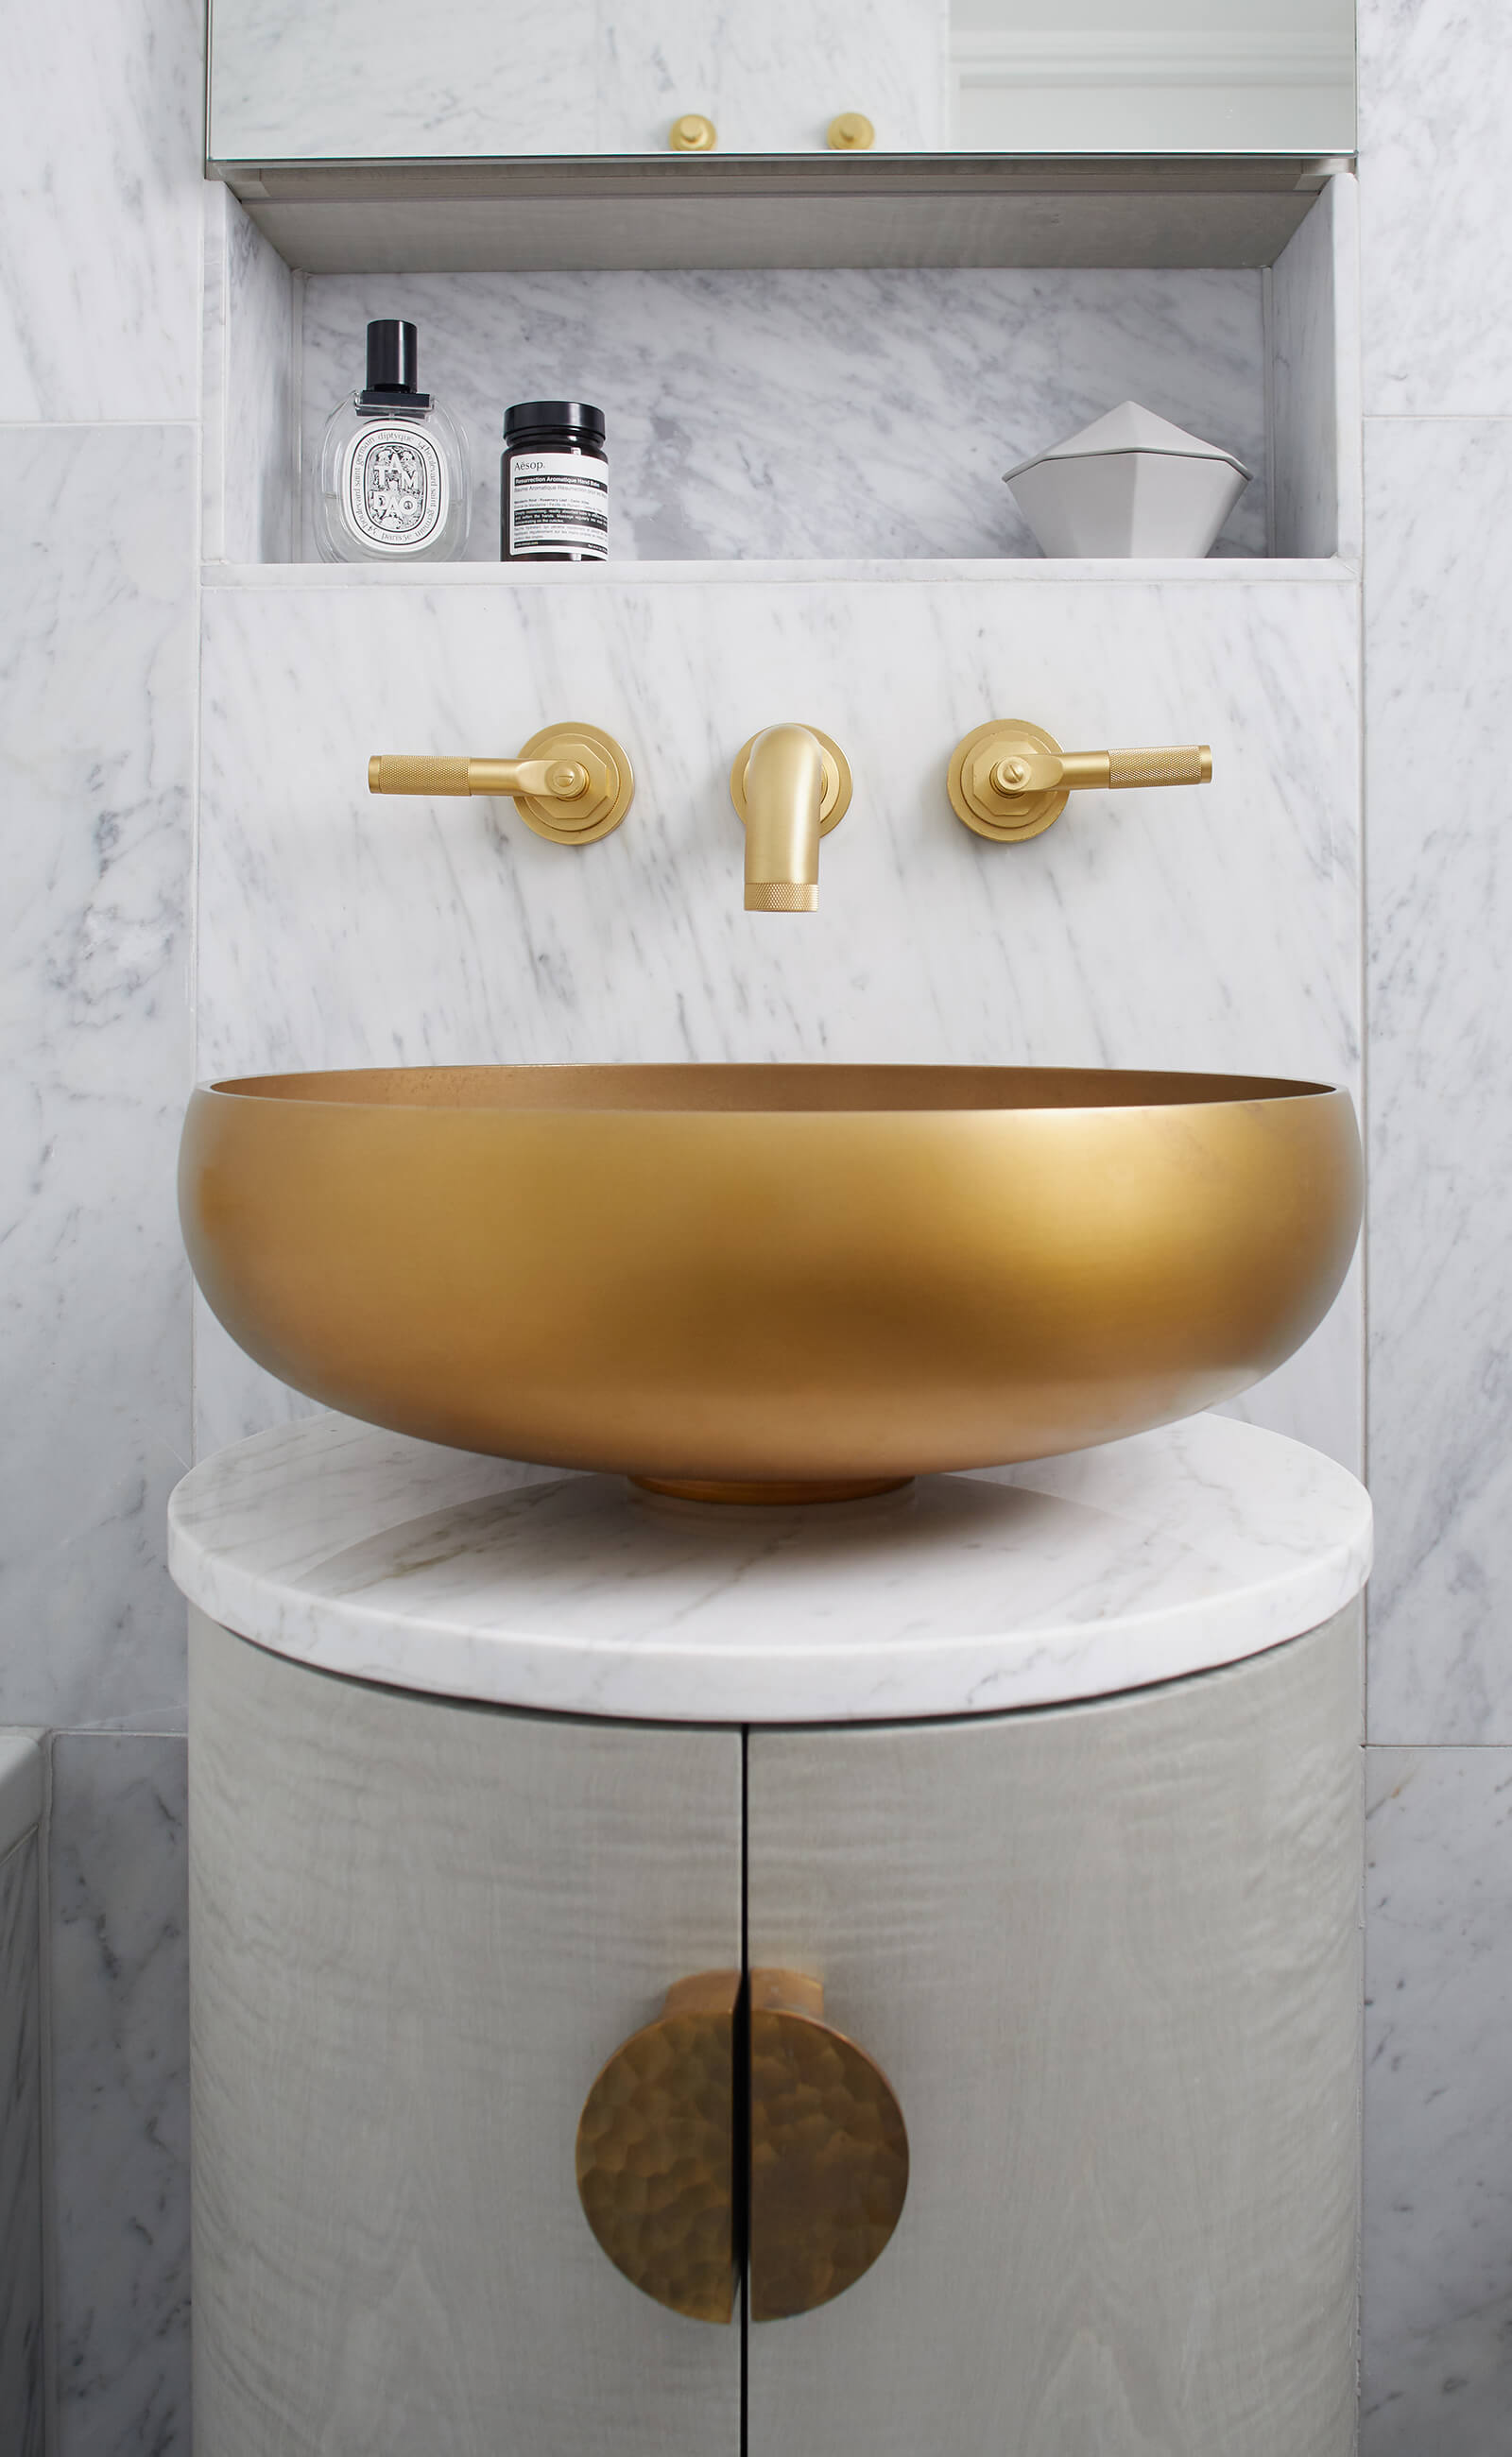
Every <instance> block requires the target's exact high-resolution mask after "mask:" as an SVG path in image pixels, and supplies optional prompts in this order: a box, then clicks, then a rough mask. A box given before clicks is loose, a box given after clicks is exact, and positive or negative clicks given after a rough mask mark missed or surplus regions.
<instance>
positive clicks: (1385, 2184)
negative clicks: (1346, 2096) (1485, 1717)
mask: <svg viewBox="0 0 1512 2457" xmlns="http://www.w3.org/2000/svg"><path fill="white" fill-rule="evenodd" d="M1368 1786H1369V1789H1368V1809H1369V1825H1368V1833H1369V1874H1368V1878H1367V1891H1366V1920H1367V1927H1366V1981H1365V1992H1366V2013H1365V2024H1366V2073H1365V2236H1364V2344H1363V2408H1362V2426H1361V2441H1360V2446H1361V2457H1430V2452H1431V2457H1491V2452H1492V2451H1493V2450H1499V2449H1502V2448H1503V2447H1505V2446H1506V2440H1507V2427H1508V2418H1509V2416H1512V2091H1509V2089H1508V2086H1507V2081H1508V2077H1507V2040H1508V2037H1509V2035H1512V1748H1373V1749H1371V1750H1370V1751H1369V1752H1368Z"/></svg>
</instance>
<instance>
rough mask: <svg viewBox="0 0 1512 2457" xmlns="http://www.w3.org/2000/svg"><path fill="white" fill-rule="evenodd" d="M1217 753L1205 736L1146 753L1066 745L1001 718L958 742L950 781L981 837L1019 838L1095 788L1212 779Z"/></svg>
mask: <svg viewBox="0 0 1512 2457" xmlns="http://www.w3.org/2000/svg"><path fill="white" fill-rule="evenodd" d="M947 783H948V788H949V794H950V802H951V807H952V809H953V810H954V812H955V814H956V816H957V817H958V818H959V819H963V820H964V821H965V824H966V826H967V827H968V828H971V829H974V830H975V832H976V834H977V835H978V836H989V837H991V838H992V839H993V840H994V841H996V842H999V843H1013V842H1015V841H1016V840H1018V839H1020V838H1023V837H1025V836H1040V835H1042V834H1043V832H1044V831H1045V829H1046V828H1047V827H1049V826H1050V825H1051V824H1052V822H1053V821H1054V820H1056V819H1058V818H1059V817H1060V816H1061V813H1062V812H1063V811H1064V810H1065V808H1066V804H1067V798H1068V796H1069V795H1071V794H1073V793H1078V792H1081V791H1083V790H1085V789H1086V788H1087V787H1096V786H1101V787H1103V788H1104V790H1105V791H1111V792H1115V793H1116V792H1119V791H1120V790H1122V789H1125V788H1128V787H1131V786H1149V785H1208V784H1211V783H1212V752H1211V751H1210V750H1209V748H1208V745H1207V744H1206V743H1205V742H1190V743H1178V744H1173V745H1171V746H1170V747H1166V748H1160V749H1152V750H1145V751H1063V750H1062V749H1061V746H1060V744H1059V743H1058V742H1057V741H1055V740H1054V738H1053V737H1052V736H1051V735H1050V734H1048V733H1045V732H1043V730H1042V729H1041V728H1040V727H1039V726H1037V725H1029V724H1027V723H1026V722H1025V720H1024V719H1023V718H1020V717H1007V718H996V719H994V720H993V722H992V723H991V724H989V725H979V726H978V728H977V730H976V732H975V733H968V734H967V735H966V736H965V739H964V740H963V741H962V742H958V743H957V745H956V748H955V751H954V753H953V754H952V755H951V761H950V771H949V776H948V779H947Z"/></svg>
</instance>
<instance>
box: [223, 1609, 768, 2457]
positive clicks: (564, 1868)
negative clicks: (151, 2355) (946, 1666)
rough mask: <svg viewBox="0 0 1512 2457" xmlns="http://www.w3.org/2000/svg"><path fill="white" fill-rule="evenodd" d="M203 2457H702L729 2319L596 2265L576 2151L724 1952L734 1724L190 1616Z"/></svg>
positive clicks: (727, 2357) (719, 2413)
mask: <svg viewBox="0 0 1512 2457" xmlns="http://www.w3.org/2000/svg"><path fill="white" fill-rule="evenodd" d="M191 1618H192V1623H193V1630H192V1645H191V1660H190V1684H191V1685H190V1733H191V1752H190V1781H191V1799H190V1818H191V1826H190V1831H191V1838H192V1839H191V1859H190V1887H191V1896H190V1916H191V1922H192V1938H193V1955H194V1962H193V1971H194V1978H193V2002H192V2009H191V2013H192V2025H193V2030H192V2057H193V2093H194V2141H195V2276H194V2289H195V2384H194V2395H195V2437H196V2447H197V2449H198V2450H199V2451H200V2452H201V2457H514V2452H516V2451H518V2452H519V2457H601V2452H602V2457H610V2452H611V2451H612V2452H613V2457H709V2453H710V2451H712V2450H715V2449H729V2450H731V2451H732V2452H734V2451H735V2450H737V2449H738V2447H739V2445H740V2342H739V2333H738V2331H737V2330H735V2329H714V2328H707V2327H702V2326H700V2325H699V2324H698V2323H694V2322H690V2321H685V2320H682V2319H681V2318H679V2317H678V2315H677V2314H675V2313H673V2312H668V2311H664V2310H663V2309H662V2308H661V2307H660V2305H658V2304H656V2303H652V2302H649V2301H648V2300H647V2299H646V2297H644V2296H642V2295H639V2294H637V2293H636V2292H635V2290H634V2288H633V2287H632V2286H629V2285H627V2283H626V2281H625V2280H624V2279H623V2278H622V2277H620V2275H619V2273H618V2272H617V2271H616V2270H613V2269H611V2267H610V2265H609V2263H608V2261H606V2260H605V2259H604V2257H603V2255H602V2253H601V2252H600V2251H599V2249H598V2247H597V2245H596V2244H595V2243H594V2241H593V2239H592V2237H591V2236H590V2233H589V2231H588V2227H587V2225H586V2223H585V2221H584V2219H583V2214H582V2211H581V2210H580V2208H579V2206H578V2200H577V2192H576V2186H575V2180H574V2174H573V2163H572V2147H573V2137H574V2135H575V2132H576V2127H577V2120H578V2113H579V2110H580V2109H581V2107H582V2104H583V2101H584V2099H585V2097H586V2096H587V2095H588V2091H589V2089H590V2084H591V2082H592V2079H593V2076H594V2074H595V2073H596V2072H597V2070H598V2067H599V2066H600V2064H602V2062H603V2061H604V2059H605V2058H606V2057H607V2056H608V2055H609V2054H610V2053H611V2050H612V2049H613V2048H614V2047H615V2046H616V2045H617V2044H618V2042H619V2040H620V2038H621V2037H622V2036H623V2035H624V2034H625V2033H626V2032H627V2031H632V2030H633V2029H634V2028H635V2027H636V2025H637V2023H638V2022H640V2021H643V2020H645V2019H646V2018H648V2017H649V2015H650V2014H651V2013H653V2012H654V2011H655V2010H656V2008H657V2006H658V2005H659V2004H660V2002H661V1998H662V1994H663V1992H664V1990H665V1988H666V1984H667V1978H668V1976H669V1974H675V1973H677V1972H681V1971H685V1970H689V1971H698V1970H702V1969H705V1968H712V1967H714V1966H715V1965H718V1964H721V1963H729V1964H737V1963H738V1962H739V1959H740V1916H741V1905H740V1792H741V1766H740V1735H739V1733H738V1732H727V1731H720V1732H715V1731H697V1730H678V1731H669V1730H665V1729H660V1728H657V1727H654V1726H649V1725H637V1724H587V1723H578V1722H574V1721H571V1720H570V1719H567V1718H557V1717H539V1716H531V1715H514V1714H506V1713H501V1712H499V1711H498V1710H497V1709H495V1708H489V1707H473V1706H466V1705H457V1704H454V1703H448V1702H443V1701H440V1700H434V1699H427V1698H417V1697H415V1696H413V1695H411V1694H409V1693H404V1692H400V1691H396V1690H392V1689H380V1688H370V1687H367V1686H364V1685H363V1684H362V1683H356V1682H350V1681H342V1680H336V1679H333V1678H331V1677H330V1676H329V1675H327V1674H324V1673H320V1672H313V1671H310V1670H307V1669H306V1668H305V1667H304V1666H303V1665H300V1664H293V1663H289V1662H284V1661H282V1660H281V1659H280V1658H279V1657H276V1656H273V1655H269V1654H266V1653H264V1652H263V1651H262V1650H261V1649H259V1648H258V1647H255V1646H251V1645H248V1644H247V1643H246V1642H245V1641H243V1640H241V1639H238V1638H232V1637H229V1636H227V1635H226V1634H225V1633H224V1632H223V1631H221V1630H219V1629H217V1627H216V1625H215V1624H214V1623H213V1622H211V1621H206V1620H205V1619H204V1618H203V1616H202V1615H200V1614H198V1613H195V1614H192V1616H191Z"/></svg>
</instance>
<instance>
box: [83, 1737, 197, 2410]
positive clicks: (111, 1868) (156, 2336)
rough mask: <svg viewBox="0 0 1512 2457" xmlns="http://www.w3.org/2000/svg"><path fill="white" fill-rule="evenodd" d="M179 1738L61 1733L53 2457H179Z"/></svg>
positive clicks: (182, 2313) (182, 2062) (182, 1935)
mask: <svg viewBox="0 0 1512 2457" xmlns="http://www.w3.org/2000/svg"><path fill="white" fill-rule="evenodd" d="M185 1787H186V1765H185V1743H184V1740H183V1738H182V1736H181V1735H173V1734H168V1735H162V1734H152V1733H149V1734H140V1733H106V1732H62V1733H59V1734H58V1735H57V1737H56V1738H55V1740H54V1742H53V1745H52V1821H51V1833H50V1887H49V1891H50V1922H49V1935H48V1951H49V1955H50V1960H51V1968H52V2025H51V2032H52V2107H53V2120H52V2129H53V2178H52V2193H53V2201H54V2225H55V2231H56V2254H55V2263H56V2281H57V2310H56V2317H55V2322H54V2346H55V2362H56V2372H57V2386H56V2397H57V2444H56V2447H57V2457H122V2452H125V2451H128V2450H130V2451H133V2452H137V2451H140V2452H142V2457H146V2452H148V2451H151V2452H152V2457H189V2452H190V2426H189V2091H188V2078H189V2008H188V1953H187V1911H186V1869H185V1829H184V1811H185Z"/></svg>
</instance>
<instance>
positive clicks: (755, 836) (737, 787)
mask: <svg viewBox="0 0 1512 2457" xmlns="http://www.w3.org/2000/svg"><path fill="white" fill-rule="evenodd" d="M730 799H731V800H732V801H733V802H734V804H735V809H736V811H737V812H738V813H739V815H740V817H741V818H742V820H743V821H744V822H745V909H746V911H747V912H748V913H816V912H818V901H819V838H820V836H828V835H829V832H830V830H831V828H838V827H839V823H840V821H841V819H842V818H843V817H844V816H845V814H846V812H847V811H848V810H849V809H850V806H851V772H850V768H849V765H848V764H847V761H846V757H845V754H844V752H843V751H842V750H841V749H840V747H839V743H837V742H832V741H831V740H830V737H829V735H828V734H827V733H820V732H819V730H818V726H816V725H769V726H768V727H767V729H766V731H765V733H754V734H753V735H752V736H751V739H750V741H749V742H747V743H744V744H742V746H741V748H740V749H739V750H738V751H737V752H736V754H735V766H734V767H733V768H732V769H731V771H730Z"/></svg>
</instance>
